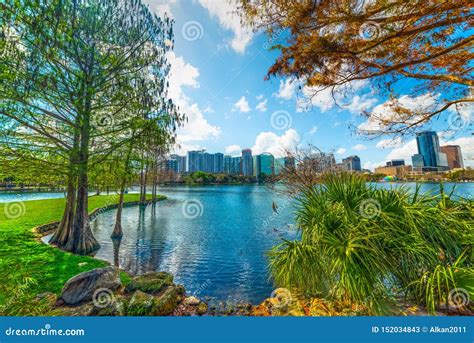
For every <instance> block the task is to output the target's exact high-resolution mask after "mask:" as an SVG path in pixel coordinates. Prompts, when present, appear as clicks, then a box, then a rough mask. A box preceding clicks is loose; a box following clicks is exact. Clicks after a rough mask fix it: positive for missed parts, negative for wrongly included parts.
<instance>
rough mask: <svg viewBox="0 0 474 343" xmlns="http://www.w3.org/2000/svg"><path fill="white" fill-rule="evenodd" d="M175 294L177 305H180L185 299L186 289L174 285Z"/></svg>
mask: <svg viewBox="0 0 474 343" xmlns="http://www.w3.org/2000/svg"><path fill="white" fill-rule="evenodd" d="M176 292H177V293H178V303H181V302H182V301H183V300H184V299H185V298H186V289H185V288H184V286H183V285H176Z"/></svg>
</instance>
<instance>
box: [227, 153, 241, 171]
mask: <svg viewBox="0 0 474 343" xmlns="http://www.w3.org/2000/svg"><path fill="white" fill-rule="evenodd" d="M229 174H233V175H239V174H242V158H241V157H240V156H236V157H231V159H230V168H229Z"/></svg>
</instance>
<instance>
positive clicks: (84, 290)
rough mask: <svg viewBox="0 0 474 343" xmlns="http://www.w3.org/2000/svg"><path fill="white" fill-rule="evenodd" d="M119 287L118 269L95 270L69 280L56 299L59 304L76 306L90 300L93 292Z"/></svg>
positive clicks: (112, 289)
mask: <svg viewBox="0 0 474 343" xmlns="http://www.w3.org/2000/svg"><path fill="white" fill-rule="evenodd" d="M120 286H121V282H120V276H119V272H118V269H116V268H114V267H105V268H96V269H92V270H90V271H88V272H84V273H80V274H77V275H76V276H74V277H72V278H71V279H69V280H68V281H67V282H66V283H65V285H64V287H63V290H62V291H61V294H60V295H59V297H58V300H59V304H67V305H76V304H80V303H83V302H86V301H90V300H92V297H93V295H94V292H95V291H96V290H98V289H99V288H104V289H107V290H109V291H110V292H112V291H114V290H116V289H117V288H119V287H120Z"/></svg>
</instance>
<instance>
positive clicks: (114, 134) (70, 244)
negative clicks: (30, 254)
mask: <svg viewBox="0 0 474 343" xmlns="http://www.w3.org/2000/svg"><path fill="white" fill-rule="evenodd" d="M0 13H1V14H0V25H1V34H2V37H3V38H4V39H2V40H1V43H0V74H1V75H2V78H1V79H2V81H1V83H0V98H1V102H0V125H1V126H2V128H5V131H4V133H5V134H4V135H3V136H2V141H1V142H0V143H1V148H2V150H6V151H8V152H9V155H10V159H9V160H10V161H24V162H25V163H26V164H27V165H26V166H27V167H28V166H31V165H35V164H36V165H38V166H44V168H45V169H46V170H48V171H56V172H59V173H62V174H63V175H64V179H65V182H66V189H67V200H66V207H65V211H64V215H63V218H62V220H61V224H60V225H59V227H58V230H57V231H56V233H55V234H54V236H53V239H52V242H53V243H55V244H57V245H58V246H59V247H61V248H62V249H64V250H67V251H71V252H74V253H78V254H88V253H90V252H92V251H94V250H96V249H97V248H98V247H99V244H98V242H97V241H96V240H95V238H94V237H93V235H92V232H91V230H90V227H89V221H88V215H87V211H88V200H87V198H88V192H89V177H90V176H91V175H95V183H96V184H97V185H99V184H100V182H99V181H98V178H100V176H99V175H97V172H99V170H104V168H103V167H104V166H106V165H107V166H108V168H112V169H113V168H115V167H116V165H115V166H114V163H118V161H119V160H120V159H119V158H117V157H118V156H117V153H118V152H124V151H125V154H127V151H128V150H129V149H130V146H131V145H130V144H131V142H132V141H134V140H137V139H142V141H143V143H142V144H141V146H140V147H141V148H144V149H146V146H147V144H146V143H145V142H146V140H147V139H148V141H149V142H151V141H152V140H153V142H155V145H154V146H156V144H165V143H166V142H167V141H170V140H173V136H174V132H175V129H176V127H177V126H178V125H180V123H181V121H182V120H183V119H184V118H183V116H182V115H181V114H179V113H178V112H177V109H176V108H175V106H174V104H173V103H172V102H171V101H170V100H169V99H168V98H167V87H168V84H167V74H168V72H169V65H168V62H167V60H166V52H167V51H168V50H169V49H171V48H172V45H173V31H172V21H171V20H170V19H168V18H163V19H162V18H159V17H157V16H156V15H154V14H152V13H151V12H150V11H149V9H148V8H147V7H146V6H145V5H143V4H142V3H141V2H140V1H123V2H114V1H108V0H75V1H70V2H69V1H66V2H64V1H60V0H53V1H51V2H49V3H48V4H39V3H38V2H36V1H30V0H26V1H22V2H21V4H20V3H19V2H17V1H13V0H7V1H4V2H3V3H2V4H0ZM2 131H3V129H2ZM132 132H134V133H133V134H132ZM153 137H159V139H160V140H159V141H158V142H157V141H156V139H155V138H153ZM132 148H133V147H132ZM142 154H143V152H142ZM113 156H115V158H114V157H113ZM126 160H127V159H126ZM12 163H13V162H12ZM15 163H17V162H15ZM27 169H29V167H28V168H27ZM122 170H124V171H125V172H126V171H127V168H126V167H124V168H122ZM119 184H123V182H122V183H119ZM117 188H118V187H117Z"/></svg>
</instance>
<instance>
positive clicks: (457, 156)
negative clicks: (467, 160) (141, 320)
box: [440, 145, 464, 169]
mask: <svg viewBox="0 0 474 343" xmlns="http://www.w3.org/2000/svg"><path fill="white" fill-rule="evenodd" d="M440 150H441V152H443V153H445V154H446V159H447V162H448V167H449V169H455V168H464V163H463V160H462V153H461V147H460V146H459V145H444V146H442V147H440Z"/></svg>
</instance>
